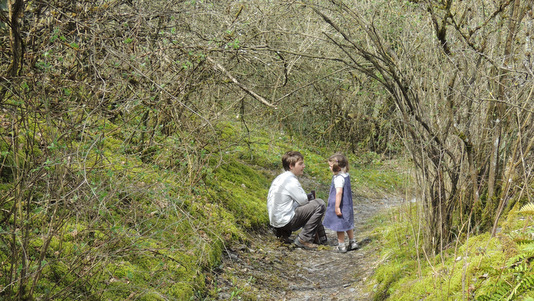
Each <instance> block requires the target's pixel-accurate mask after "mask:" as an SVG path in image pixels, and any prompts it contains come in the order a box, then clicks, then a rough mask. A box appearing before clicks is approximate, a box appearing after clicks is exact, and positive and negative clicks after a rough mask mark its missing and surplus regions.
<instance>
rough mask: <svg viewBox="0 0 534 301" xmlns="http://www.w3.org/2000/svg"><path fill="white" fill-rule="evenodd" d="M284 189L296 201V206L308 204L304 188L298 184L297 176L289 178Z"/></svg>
mask: <svg viewBox="0 0 534 301" xmlns="http://www.w3.org/2000/svg"><path fill="white" fill-rule="evenodd" d="M286 191H287V192H288V193H289V195H290V196H291V198H292V199H293V200H294V201H295V202H297V203H298V206H302V205H306V204H308V195H307V194H306V192H304V189H303V188H302V186H301V185H300V182H299V180H298V179H297V177H295V176H293V177H291V178H289V181H288V183H287V186H286Z"/></svg>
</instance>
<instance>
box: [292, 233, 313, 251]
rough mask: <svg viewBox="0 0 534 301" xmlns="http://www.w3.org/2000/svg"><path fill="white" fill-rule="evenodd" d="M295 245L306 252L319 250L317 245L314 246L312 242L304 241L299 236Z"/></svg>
mask: <svg viewBox="0 0 534 301" xmlns="http://www.w3.org/2000/svg"><path fill="white" fill-rule="evenodd" d="M295 245H297V247H299V248H303V249H305V250H316V249H317V245H316V244H312V243H311V242H307V241H303V240H302V239H300V238H299V237H298V236H297V238H295Z"/></svg>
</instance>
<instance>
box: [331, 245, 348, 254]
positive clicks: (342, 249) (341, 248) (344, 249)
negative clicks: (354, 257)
mask: <svg viewBox="0 0 534 301" xmlns="http://www.w3.org/2000/svg"><path fill="white" fill-rule="evenodd" d="M334 251H336V252H338V253H347V246H345V244H338V245H337V246H336V247H335V248H334Z"/></svg>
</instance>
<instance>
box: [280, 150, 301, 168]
mask: <svg viewBox="0 0 534 301" xmlns="http://www.w3.org/2000/svg"><path fill="white" fill-rule="evenodd" d="M300 160H302V161H304V156H303V155H302V154H301V153H299V152H297V151H289V152H287V153H285V154H284V155H283V156H282V165H283V166H284V170H286V171H287V170H289V167H290V166H294V165H295V164H297V162H298V161H300Z"/></svg>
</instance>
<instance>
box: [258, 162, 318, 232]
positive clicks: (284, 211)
mask: <svg viewBox="0 0 534 301" xmlns="http://www.w3.org/2000/svg"><path fill="white" fill-rule="evenodd" d="M307 203H308V196H307V195H306V192H304V189H302V186H301V185H300V182H299V180H298V179H297V177H296V176H295V175H294V174H293V173H292V172H291V171H286V172H284V173H282V174H280V175H278V177H276V178H275V179H274V180H273V183H272V184H271V188H269V194H268V195H267V211H269V221H270V223H271V226H273V227H275V228H281V227H283V226H285V225H287V224H288V223H289V222H290V221H291V219H292V218H293V216H294V215H295V208H297V207H298V206H302V205H305V204H307Z"/></svg>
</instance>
